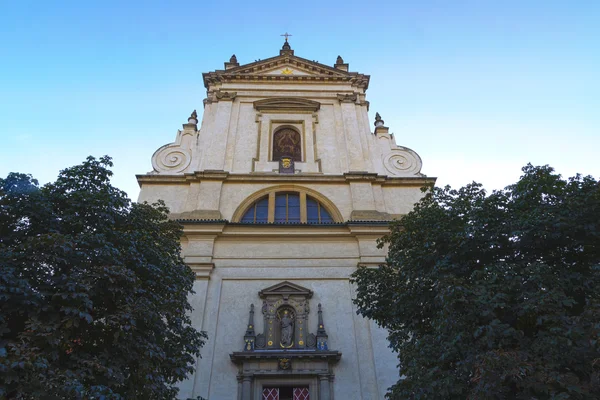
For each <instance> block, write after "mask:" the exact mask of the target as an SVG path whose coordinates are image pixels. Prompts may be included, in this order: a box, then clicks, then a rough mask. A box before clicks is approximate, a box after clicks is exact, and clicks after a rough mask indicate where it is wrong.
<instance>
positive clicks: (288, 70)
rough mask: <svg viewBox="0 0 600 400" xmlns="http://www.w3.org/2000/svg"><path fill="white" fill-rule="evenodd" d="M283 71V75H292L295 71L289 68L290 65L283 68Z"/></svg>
mask: <svg viewBox="0 0 600 400" xmlns="http://www.w3.org/2000/svg"><path fill="white" fill-rule="evenodd" d="M281 73H282V74H283V75H292V74H293V73H294V71H292V70H291V69H289V68H288V67H285V69H282V70H281Z"/></svg>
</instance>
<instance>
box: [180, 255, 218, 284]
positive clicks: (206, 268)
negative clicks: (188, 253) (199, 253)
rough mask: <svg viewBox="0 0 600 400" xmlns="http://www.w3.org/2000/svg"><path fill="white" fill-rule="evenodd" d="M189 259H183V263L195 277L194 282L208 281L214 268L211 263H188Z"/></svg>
mask: <svg viewBox="0 0 600 400" xmlns="http://www.w3.org/2000/svg"><path fill="white" fill-rule="evenodd" d="M188 259H189V257H185V259H184V262H185V263H186V264H187V266H188V267H190V269H191V270H192V271H193V272H194V274H195V275H196V280H203V279H210V273H211V272H212V270H213V269H214V268H215V264H213V263H194V262H188Z"/></svg>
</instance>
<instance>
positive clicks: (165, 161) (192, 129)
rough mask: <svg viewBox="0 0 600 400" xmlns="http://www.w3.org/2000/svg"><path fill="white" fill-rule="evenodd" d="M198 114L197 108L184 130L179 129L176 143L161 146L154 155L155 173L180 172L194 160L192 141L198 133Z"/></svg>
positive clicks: (184, 125) (153, 166)
mask: <svg viewBox="0 0 600 400" xmlns="http://www.w3.org/2000/svg"><path fill="white" fill-rule="evenodd" d="M197 123H198V114H197V113H196V110H194V111H193V112H192V114H191V115H190V116H189V118H188V123H187V124H183V130H182V131H181V130H179V131H177V137H176V139H175V142H174V143H169V144H166V145H164V146H162V147H160V148H159V149H158V150H156V151H155V152H154V154H153V155H152V168H153V169H154V171H153V173H155V174H160V173H167V174H178V173H182V172H184V171H185V170H186V168H188V167H189V166H190V164H191V162H192V149H191V147H192V143H193V139H194V138H195V137H196V136H197V134H198V128H197Z"/></svg>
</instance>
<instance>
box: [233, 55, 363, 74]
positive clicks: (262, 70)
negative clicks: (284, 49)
mask: <svg viewBox="0 0 600 400" xmlns="http://www.w3.org/2000/svg"><path fill="white" fill-rule="evenodd" d="M282 71H286V72H283V74H284V75H285V74H289V72H288V71H292V74H294V73H295V74H298V75H300V76H302V75H304V76H307V75H331V76H351V75H356V72H354V73H353V72H346V71H342V70H338V69H335V68H333V67H330V66H329V65H325V64H321V63H319V62H316V61H310V60H306V59H304V58H301V57H296V56H291V55H280V56H276V57H271V58H268V59H266V60H259V61H255V62H253V63H250V64H245V65H240V66H239V67H235V68H232V69H229V70H227V71H225V73H226V74H250V75H254V74H255V75H273V74H279V73H282Z"/></svg>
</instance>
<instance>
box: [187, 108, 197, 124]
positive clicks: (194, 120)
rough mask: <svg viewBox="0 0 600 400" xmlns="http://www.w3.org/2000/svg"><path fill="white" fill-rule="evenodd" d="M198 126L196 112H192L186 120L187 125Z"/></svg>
mask: <svg viewBox="0 0 600 400" xmlns="http://www.w3.org/2000/svg"><path fill="white" fill-rule="evenodd" d="M197 124H198V113H196V110H194V111H192V113H191V114H190V117H189V118H188V125H197Z"/></svg>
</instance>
